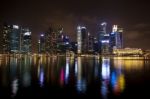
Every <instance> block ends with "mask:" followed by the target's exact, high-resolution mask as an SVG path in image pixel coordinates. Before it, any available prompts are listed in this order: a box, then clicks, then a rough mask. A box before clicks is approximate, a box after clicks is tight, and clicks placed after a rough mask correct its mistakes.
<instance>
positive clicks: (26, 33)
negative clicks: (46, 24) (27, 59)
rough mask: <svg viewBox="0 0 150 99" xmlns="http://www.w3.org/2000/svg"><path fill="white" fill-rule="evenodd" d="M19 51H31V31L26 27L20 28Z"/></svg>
mask: <svg viewBox="0 0 150 99" xmlns="http://www.w3.org/2000/svg"><path fill="white" fill-rule="evenodd" d="M21 35H22V36H21V52H22V53H31V51H32V50H31V49H32V48H31V31H30V30H29V29H28V28H26V29H22V30H21Z"/></svg>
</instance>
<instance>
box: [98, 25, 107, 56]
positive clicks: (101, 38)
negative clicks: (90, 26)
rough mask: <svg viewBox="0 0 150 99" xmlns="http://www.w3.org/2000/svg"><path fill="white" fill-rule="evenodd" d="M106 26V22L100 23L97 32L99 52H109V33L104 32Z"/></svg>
mask: <svg viewBox="0 0 150 99" xmlns="http://www.w3.org/2000/svg"><path fill="white" fill-rule="evenodd" d="M106 26H107V23H106V22H103V23H101V25H100V32H99V34H98V43H99V52H100V53H101V54H109V34H108V33H107V32H106Z"/></svg>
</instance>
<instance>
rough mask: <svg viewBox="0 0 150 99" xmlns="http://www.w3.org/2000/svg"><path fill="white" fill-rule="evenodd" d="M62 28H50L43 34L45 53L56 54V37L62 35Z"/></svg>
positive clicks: (57, 44)
mask: <svg viewBox="0 0 150 99" xmlns="http://www.w3.org/2000/svg"><path fill="white" fill-rule="evenodd" d="M62 31H63V28H61V27H58V26H56V27H54V26H53V27H50V28H49V29H48V31H47V32H46V33H45V48H46V53H51V54H54V53H55V54H56V53H57V49H58V46H59V43H58V41H59V40H58V37H59V35H61V34H62Z"/></svg>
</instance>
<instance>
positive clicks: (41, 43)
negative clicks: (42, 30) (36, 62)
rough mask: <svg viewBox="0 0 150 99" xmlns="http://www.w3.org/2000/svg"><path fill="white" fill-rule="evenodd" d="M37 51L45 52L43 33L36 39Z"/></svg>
mask: <svg viewBox="0 0 150 99" xmlns="http://www.w3.org/2000/svg"><path fill="white" fill-rule="evenodd" d="M38 46H39V53H45V35H44V34H41V35H40V39H39V41H38Z"/></svg>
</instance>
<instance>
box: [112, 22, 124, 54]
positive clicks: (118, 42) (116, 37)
mask: <svg viewBox="0 0 150 99" xmlns="http://www.w3.org/2000/svg"><path fill="white" fill-rule="evenodd" d="M122 33H123V29H122V28H118V26H117V25H113V28H112V33H110V41H111V42H110V48H111V52H112V51H113V49H120V48H123V34H122Z"/></svg>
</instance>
